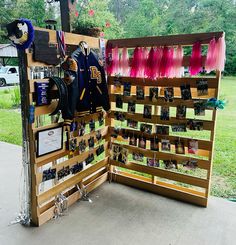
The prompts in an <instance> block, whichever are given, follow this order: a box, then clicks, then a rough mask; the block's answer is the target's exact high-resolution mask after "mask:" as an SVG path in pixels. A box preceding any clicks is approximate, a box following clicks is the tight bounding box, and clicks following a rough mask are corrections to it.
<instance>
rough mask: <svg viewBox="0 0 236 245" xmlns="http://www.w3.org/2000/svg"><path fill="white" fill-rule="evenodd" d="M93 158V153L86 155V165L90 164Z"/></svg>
mask: <svg viewBox="0 0 236 245" xmlns="http://www.w3.org/2000/svg"><path fill="white" fill-rule="evenodd" d="M93 160H94V154H93V153H92V154H89V155H88V157H87V158H86V160H85V162H86V165H88V164H90V163H91V162H92V161H93Z"/></svg>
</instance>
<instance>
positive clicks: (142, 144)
mask: <svg viewBox="0 0 236 245" xmlns="http://www.w3.org/2000/svg"><path fill="white" fill-rule="evenodd" d="M146 142H147V140H146V138H145V137H143V136H140V137H139V141H138V147H139V148H142V149H146Z"/></svg>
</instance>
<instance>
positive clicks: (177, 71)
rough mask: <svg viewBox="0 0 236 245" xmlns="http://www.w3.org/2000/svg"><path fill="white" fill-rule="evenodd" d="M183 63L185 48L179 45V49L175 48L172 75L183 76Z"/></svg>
mask: <svg viewBox="0 0 236 245" xmlns="http://www.w3.org/2000/svg"><path fill="white" fill-rule="evenodd" d="M182 63H183V48H182V47H181V46H180V45H179V46H178V47H177V49H175V50H174V56H173V76H172V77H182V76H183V74H184V67H183V66H182Z"/></svg>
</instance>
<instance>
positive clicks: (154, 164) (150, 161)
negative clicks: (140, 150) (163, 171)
mask: <svg viewBox="0 0 236 245" xmlns="http://www.w3.org/2000/svg"><path fill="white" fill-rule="evenodd" d="M147 166H148V167H154V168H158V167H160V163H159V160H157V159H155V158H147Z"/></svg>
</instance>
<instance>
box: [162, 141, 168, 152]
mask: <svg viewBox="0 0 236 245" xmlns="http://www.w3.org/2000/svg"><path fill="white" fill-rule="evenodd" d="M161 150H162V151H170V141H169V140H166V139H162V140H161Z"/></svg>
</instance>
